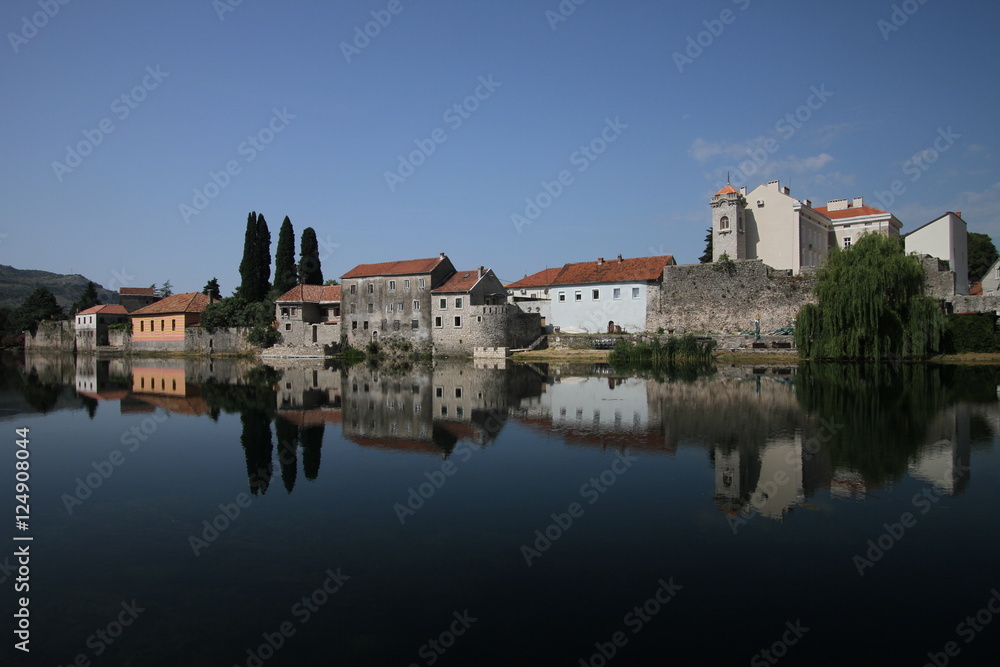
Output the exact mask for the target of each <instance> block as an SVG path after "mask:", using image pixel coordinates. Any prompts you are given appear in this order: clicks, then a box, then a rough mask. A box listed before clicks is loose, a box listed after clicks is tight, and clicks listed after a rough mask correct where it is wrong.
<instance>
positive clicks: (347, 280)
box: [340, 253, 455, 350]
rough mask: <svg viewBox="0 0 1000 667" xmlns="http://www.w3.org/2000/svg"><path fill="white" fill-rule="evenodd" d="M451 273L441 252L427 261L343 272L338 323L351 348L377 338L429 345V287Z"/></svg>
mask: <svg viewBox="0 0 1000 667" xmlns="http://www.w3.org/2000/svg"><path fill="white" fill-rule="evenodd" d="M454 273H455V266H454V265H453V264H452V263H451V260H450V259H448V258H447V257H446V256H445V254H444V253H441V254H440V255H439V256H438V257H432V258H429V259H411V260H404V261H396V262H382V263H379V264H359V265H358V266H356V267H354V268H353V269H351V270H350V271H348V272H347V273H345V274H344V275H343V276H341V280H340V283H341V300H342V304H341V327H342V329H343V332H344V334H345V335H346V337H347V342H348V344H350V345H351V346H352V347H358V348H360V347H363V346H364V345H365V344H366V343H368V342H369V341H373V340H378V339H379V338H380V337H385V336H393V337H397V338H402V339H404V340H407V341H409V342H410V343H411V344H413V345H414V347H416V348H418V349H425V350H429V349H430V347H431V330H432V324H433V320H432V315H431V299H432V296H431V290H433V289H434V288H435V287H438V286H440V285H442V284H443V283H444V282H445V281H446V280H448V279H449V278H450V277H451V276H452V275H453V274H454Z"/></svg>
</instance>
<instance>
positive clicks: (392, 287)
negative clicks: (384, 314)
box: [389, 280, 396, 292]
mask: <svg viewBox="0 0 1000 667" xmlns="http://www.w3.org/2000/svg"><path fill="white" fill-rule="evenodd" d="M389 291H390V292H395V291H396V281H395V280H390V281H389Z"/></svg>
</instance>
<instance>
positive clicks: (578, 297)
mask: <svg viewBox="0 0 1000 667" xmlns="http://www.w3.org/2000/svg"><path fill="white" fill-rule="evenodd" d="M573 300H574V301H583V292H581V291H580V290H577V291H576V293H575V294H573Z"/></svg>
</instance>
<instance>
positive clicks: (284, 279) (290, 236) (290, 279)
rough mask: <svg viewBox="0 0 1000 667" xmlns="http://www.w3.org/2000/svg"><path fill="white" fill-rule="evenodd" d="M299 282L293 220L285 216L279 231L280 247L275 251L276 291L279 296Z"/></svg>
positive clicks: (276, 295)
mask: <svg viewBox="0 0 1000 667" xmlns="http://www.w3.org/2000/svg"><path fill="white" fill-rule="evenodd" d="M298 284H299V272H298V269H297V268H296V266H295V231H294V230H293V229H292V221H291V220H289V219H288V216H287V215H286V216H285V220H284V222H282V223H281V229H280V230H279V231H278V247H277V249H276V250H275V253H274V291H275V297H279V296H281V295H282V294H284V293H285V292H287V291H288V290H290V289H292V288H293V287H295V286H296V285H298Z"/></svg>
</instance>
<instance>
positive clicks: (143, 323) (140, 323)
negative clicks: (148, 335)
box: [139, 320, 146, 331]
mask: <svg viewBox="0 0 1000 667" xmlns="http://www.w3.org/2000/svg"><path fill="white" fill-rule="evenodd" d="M145 329H146V323H145V322H143V321H142V320H139V331H145Z"/></svg>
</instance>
